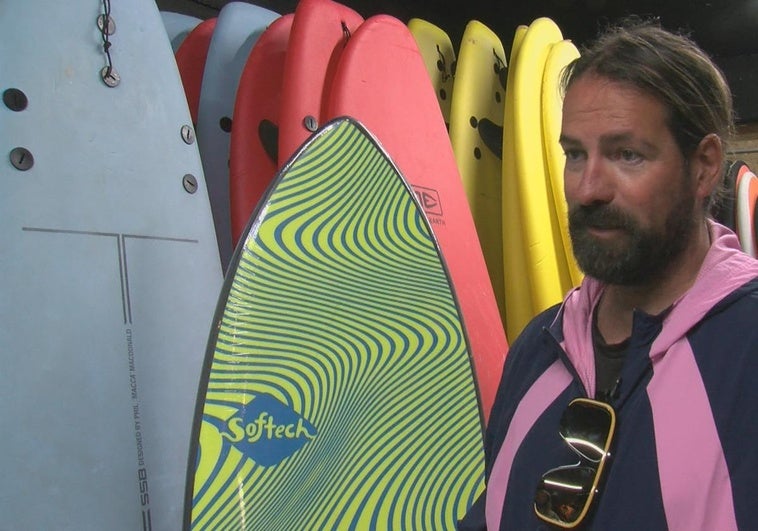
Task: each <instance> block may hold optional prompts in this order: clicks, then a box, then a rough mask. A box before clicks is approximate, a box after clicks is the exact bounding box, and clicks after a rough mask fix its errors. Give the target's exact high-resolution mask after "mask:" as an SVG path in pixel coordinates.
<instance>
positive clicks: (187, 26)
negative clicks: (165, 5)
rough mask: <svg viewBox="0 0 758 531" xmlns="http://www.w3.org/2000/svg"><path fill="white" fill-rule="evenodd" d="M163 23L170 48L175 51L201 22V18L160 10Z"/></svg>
mask: <svg viewBox="0 0 758 531" xmlns="http://www.w3.org/2000/svg"><path fill="white" fill-rule="evenodd" d="M161 18H162V19H163V25H164V26H166V34H167V35H168V39H169V41H171V49H172V50H173V51H174V53H176V50H178V49H179V46H180V45H181V44H182V42H183V41H184V39H186V38H187V35H189V33H190V32H191V31H192V30H193V29H195V27H196V26H197V25H198V24H200V23H201V22H202V20H201V19H199V18H197V17H193V16H191V15H185V14H184V13H174V12H173V11H161Z"/></svg>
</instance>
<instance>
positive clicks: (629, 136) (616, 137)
mask: <svg viewBox="0 0 758 531" xmlns="http://www.w3.org/2000/svg"><path fill="white" fill-rule="evenodd" d="M558 142H559V143H560V144H561V145H562V146H581V145H583V143H582V141H581V140H579V139H577V138H573V137H571V136H569V135H566V134H563V133H561V136H560V137H559V138H558ZM629 142H638V143H640V144H643V145H644V146H645V147H648V148H655V147H656V146H655V144H652V143H650V142H648V141H647V140H644V139H641V138H639V137H637V136H635V134H634V133H632V132H631V131H621V132H618V133H608V134H605V135H601V136H600V144H601V145H606V146H608V145H611V146H612V145H616V144H624V143H629Z"/></svg>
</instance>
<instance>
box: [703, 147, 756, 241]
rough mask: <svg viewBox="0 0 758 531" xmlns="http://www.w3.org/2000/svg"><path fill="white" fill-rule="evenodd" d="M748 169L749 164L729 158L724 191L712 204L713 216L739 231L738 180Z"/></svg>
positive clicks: (733, 229)
mask: <svg viewBox="0 0 758 531" xmlns="http://www.w3.org/2000/svg"><path fill="white" fill-rule="evenodd" d="M747 171H750V168H749V167H748V165H747V164H746V163H745V162H744V161H742V160H728V161H727V164H726V171H725V172H724V192H723V194H721V195H719V196H718V197H716V198H715V200H714V202H713V203H712V205H711V216H713V219H714V220H716V221H717V222H719V223H721V224H722V225H724V226H726V227H728V228H730V229H731V230H732V231H734V232H735V233H736V232H737V214H736V200H737V181H738V180H739V178H740V177H741V176H742V175H743V174H744V173H745V172H747Z"/></svg>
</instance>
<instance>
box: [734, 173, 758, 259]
mask: <svg viewBox="0 0 758 531" xmlns="http://www.w3.org/2000/svg"><path fill="white" fill-rule="evenodd" d="M736 199H737V206H736V209H737V236H738V237H739V240H740V245H741V246H742V250H743V251H745V252H746V253H747V254H749V255H750V256H757V255H758V252H756V234H755V223H754V216H755V209H756V202H758V177H756V175H755V174H754V173H753V172H752V171H751V170H747V171H745V172H743V173H742V174H741V175H740V177H739V180H738V182H737V196H736Z"/></svg>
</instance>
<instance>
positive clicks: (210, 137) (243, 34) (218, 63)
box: [197, 2, 279, 270]
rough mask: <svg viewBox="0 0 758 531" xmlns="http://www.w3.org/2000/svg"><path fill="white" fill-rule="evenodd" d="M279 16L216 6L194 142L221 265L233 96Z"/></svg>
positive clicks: (227, 230) (227, 226)
mask: <svg viewBox="0 0 758 531" xmlns="http://www.w3.org/2000/svg"><path fill="white" fill-rule="evenodd" d="M278 17H279V15H278V14H277V13H274V12H273V11H270V10H268V9H264V8H262V7H259V6H256V5H253V4H248V3H245V2H229V3H228V4H226V5H224V7H223V8H221V11H220V12H219V14H218V20H217V21H216V27H215V29H214V30H213V37H212V38H211V42H210V46H209V48H208V58H207V60H206V63H205V71H204V72H203V83H202V87H201V89H200V103H199V106H198V118H197V141H198V146H199V148H200V157H201V159H202V161H203V170H204V171H205V179H206V182H207V184H208V195H209V197H210V200H211V210H212V212H213V222H214V224H215V226H216V239H217V240H218V248H219V255H220V257H221V266H222V267H223V268H224V270H226V267H227V265H228V264H229V259H230V258H231V256H232V252H233V250H234V249H233V247H232V228H231V223H232V222H231V214H230V211H229V209H230V206H229V143H230V132H231V130H232V115H233V114H234V100H235V97H236V93H237V85H238V83H239V78H240V75H241V74H242V69H243V68H244V66H245V62H246V61H247V57H248V55H249V54H250V50H251V49H252V48H253V46H254V45H255V42H256V41H257V40H258V37H260V35H261V33H263V31H264V30H265V29H266V26H268V25H269V24H271V22H273V21H274V20H275V19H276V18H278Z"/></svg>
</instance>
